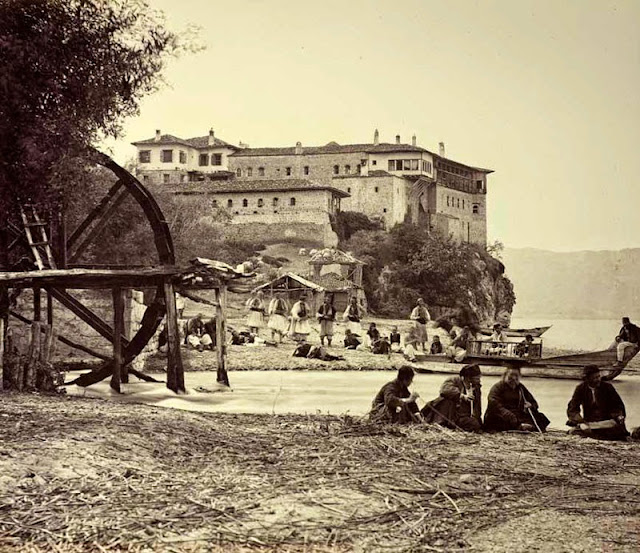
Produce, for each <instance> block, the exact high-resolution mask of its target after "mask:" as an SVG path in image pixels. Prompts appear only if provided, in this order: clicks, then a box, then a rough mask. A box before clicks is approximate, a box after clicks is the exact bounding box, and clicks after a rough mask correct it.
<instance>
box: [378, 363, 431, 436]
mask: <svg viewBox="0 0 640 553" xmlns="http://www.w3.org/2000/svg"><path fill="white" fill-rule="evenodd" d="M413 376H414V372H413V369H412V368H411V367H408V366H403V367H400V369H399V370H398V376H397V378H396V379H395V380H392V381H391V382H387V384H385V385H384V386H383V387H382V388H381V389H380V391H379V392H378V393H377V394H376V397H375V398H374V400H373V403H372V406H371V411H370V412H369V419H370V420H371V421H372V422H392V423H400V424H404V423H408V422H421V421H422V415H421V414H420V413H419V410H418V405H417V404H416V400H417V399H418V397H420V396H419V395H418V394H417V393H415V392H410V391H409V386H411V383H412V382H413Z"/></svg>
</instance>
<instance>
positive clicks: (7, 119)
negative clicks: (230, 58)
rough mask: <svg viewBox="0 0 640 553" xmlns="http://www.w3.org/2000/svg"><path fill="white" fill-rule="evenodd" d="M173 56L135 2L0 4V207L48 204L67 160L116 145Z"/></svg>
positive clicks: (154, 18)
mask: <svg viewBox="0 0 640 553" xmlns="http://www.w3.org/2000/svg"><path fill="white" fill-rule="evenodd" d="M179 49H180V42H179V39H178V37H177V36H176V35H175V34H173V33H171V32H169V31H167V30H166V29H165V28H164V27H163V25H162V21H161V19H160V18H159V16H158V14H157V13H156V12H153V11H151V10H149V8H148V6H147V5H146V4H145V3H144V2H142V1H139V0H121V1H119V2H105V1H103V0H5V1H4V2H2V3H0V59H2V63H1V64H0V96H1V97H2V102H0V207H2V208H3V209H5V210H8V209H12V208H15V205H14V204H15V202H16V201H17V200H19V201H25V200H26V199H30V200H32V201H34V202H37V203H38V204H39V205H40V206H43V205H45V204H49V205H51V204H55V205H57V204H58V203H59V202H60V201H61V196H62V192H63V191H64V183H65V182H67V181H68V178H67V176H68V175H67V169H68V162H69V160H70V159H72V158H74V157H78V156H83V155H85V154H86V152H87V149H88V148H89V147H90V146H91V145H93V144H96V143H97V141H98V140H99V139H100V138H101V137H104V136H112V137H116V136H118V134H119V132H120V130H121V123H122V120H123V119H124V118H125V117H128V116H131V115H135V114H137V113H138V109H139V100H140V99H141V98H142V97H143V96H145V95H146V94H149V93H150V92H152V91H153V90H155V88H156V85H157V82H158V81H157V76H158V74H159V72H160V71H161V69H162V68H163V65H164V63H165V60H166V56H167V55H169V54H173V53H177V52H178V51H179Z"/></svg>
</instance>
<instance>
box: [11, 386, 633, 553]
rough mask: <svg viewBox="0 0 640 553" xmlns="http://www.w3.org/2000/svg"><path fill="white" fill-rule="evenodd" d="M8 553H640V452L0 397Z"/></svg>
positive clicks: (313, 420)
mask: <svg viewBox="0 0 640 553" xmlns="http://www.w3.org/2000/svg"><path fill="white" fill-rule="evenodd" d="M0 421H1V424H0V551H2V552H5V551H6V552H9V551H11V552H13V551H33V552H36V551H38V552H40V551H64V552H75V551H110V552H111V551H139V552H143V551H145V552H146V551H173V552H196V551H198V552H200V551H231V552H238V551H261V552H267V551H268V552H276V551H283V552H284V551H286V552H288V551H307V552H321V551H332V552H347V551H353V552H369V551H371V552H377V551H393V552H403V551H404V552H418V551H475V552H487V553H488V552H503V551H504V552H507V551H508V552H523V553H524V552H532V551H544V552H546V551H549V552H556V551H557V552H564V551H567V552H568V551H605V552H614V551H615V552H618V551H620V552H632V551H638V547H639V536H640V517H639V516H638V515H639V514H640V512H639V511H640V507H639V505H640V464H639V462H638V451H639V450H638V447H640V444H637V443H619V444H609V443H602V442H596V441H593V440H589V439H579V438H575V437H571V436H566V435H561V434H548V435H546V436H544V437H543V436H540V435H522V434H518V433H514V434H503V435H466V434H463V433H456V432H453V431H449V430H443V429H439V428H437V427H424V426H420V427H418V426H415V427H386V428H385V427H376V426H371V425H369V424H368V423H366V422H365V421H363V420H361V419H354V418H352V417H349V416H346V415H345V416H340V417H329V416H302V415H276V416H271V415H232V414H209V413H192V412H183V411H177V410H173V409H160V408H154V407H149V406H145V405H131V404H120V403H115V402H109V401H102V400H91V399H82V398H70V397H65V396H41V395H35V394H23V395H17V394H16V395H13V394H4V395H2V396H0Z"/></svg>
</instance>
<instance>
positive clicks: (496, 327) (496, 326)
mask: <svg viewBox="0 0 640 553" xmlns="http://www.w3.org/2000/svg"><path fill="white" fill-rule="evenodd" d="M498 328H502V325H501V324H500V323H496V324H494V325H493V330H496V329H498Z"/></svg>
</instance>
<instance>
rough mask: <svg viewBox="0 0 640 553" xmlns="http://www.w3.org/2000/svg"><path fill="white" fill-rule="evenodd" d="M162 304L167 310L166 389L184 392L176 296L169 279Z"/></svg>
mask: <svg viewBox="0 0 640 553" xmlns="http://www.w3.org/2000/svg"><path fill="white" fill-rule="evenodd" d="M164 302H165V306H166V309H167V388H169V389H170V390H173V391H174V392H176V393H178V392H184V391H185V387H184V367H183V366H182V355H181V353H180V334H179V332H178V311H177V309H176V294H175V290H174V289H173V284H172V283H171V281H170V280H169V279H166V280H165V281H164Z"/></svg>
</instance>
